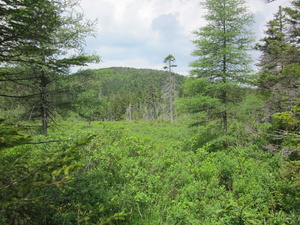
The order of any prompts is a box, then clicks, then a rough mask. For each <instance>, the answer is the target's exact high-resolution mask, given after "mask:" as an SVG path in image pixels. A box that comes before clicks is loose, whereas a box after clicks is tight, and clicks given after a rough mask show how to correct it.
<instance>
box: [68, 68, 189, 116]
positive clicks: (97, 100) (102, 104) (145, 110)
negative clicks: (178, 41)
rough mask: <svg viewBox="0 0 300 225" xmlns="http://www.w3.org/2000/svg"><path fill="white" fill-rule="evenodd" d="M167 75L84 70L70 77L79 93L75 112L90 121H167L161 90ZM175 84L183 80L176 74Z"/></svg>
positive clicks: (74, 104) (137, 70)
mask: <svg viewBox="0 0 300 225" xmlns="http://www.w3.org/2000/svg"><path fill="white" fill-rule="evenodd" d="M168 76H169V74H168V73H167V72H165V71H159V70H150V69H133V68H118V67H117V68H109V69H100V70H84V71H80V72H78V73H76V74H73V75H72V76H71V77H70V82H72V83H73V84H75V85H76V86H77V87H78V89H77V91H75V92H74V95H73V102H74V103H73V106H74V111H75V112H76V113H77V114H79V115H80V116H81V117H82V118H84V119H87V120H88V121H94V120H110V121H112V120H116V121H119V120H124V119H126V120H141V119H146V120H153V119H162V118H164V117H165V116H164V113H165V111H166V110H164V109H163V104H164V102H163V98H162V97H163V96H162V95H163V93H162V91H161V90H162V89H163V86H164V81H165V80H166V79H167V77H168ZM173 76H174V83H175V85H179V84H181V83H183V81H184V79H185V78H184V77H183V76H181V75H178V74H174V75H173Z"/></svg>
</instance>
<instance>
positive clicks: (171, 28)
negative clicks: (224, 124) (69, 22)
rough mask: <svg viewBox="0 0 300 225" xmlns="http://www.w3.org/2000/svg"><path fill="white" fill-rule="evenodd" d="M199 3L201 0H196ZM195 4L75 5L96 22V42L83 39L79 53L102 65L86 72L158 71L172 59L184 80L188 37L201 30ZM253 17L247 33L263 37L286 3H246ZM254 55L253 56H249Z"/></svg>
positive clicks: (101, 1) (87, 0) (102, 1)
mask: <svg viewBox="0 0 300 225" xmlns="http://www.w3.org/2000/svg"><path fill="white" fill-rule="evenodd" d="M200 1H201V0H200ZM200 1H199V0H167V1H166V0H81V8H82V10H83V13H84V14H85V17H86V18H87V19H91V20H95V19H97V20H98V23H97V27H96V32H97V35H96V37H90V38H87V41H86V47H85V52H87V53H96V54H98V55H100V56H101V58H102V62H101V63H99V64H93V65H90V67H91V68H107V67H114V66H123V67H134V68H151V69H162V68H163V66H164V63H163V59H164V58H165V57H166V56H167V55H168V54H172V55H173V56H174V57H175V58H176V64H177V65H178V67H177V68H175V69H174V71H175V72H177V73H180V74H184V75H187V74H188V71H189V70H190V68H189V63H190V62H191V61H193V60H194V57H192V56H191V52H192V51H193V48H194V46H193V44H192V42H191V41H192V40H193V39H194V35H193V34H192V32H193V31H194V30H196V29H198V28H199V27H201V26H203V25H204V23H205V21H204V19H203V18H202V14H203V9H202V8H201V6H200V4H199V2H200ZM248 5H249V9H250V11H252V12H253V13H254V15H255V20H256V23H255V24H254V25H253V31H254V32H255V33H256V36H257V40H258V39H259V38H261V37H263V30H264V26H265V24H266V21H268V20H270V19H272V15H273V14H274V13H275V12H276V11H277V10H278V7H279V5H282V6H288V5H289V0H277V1H275V2H272V3H269V4H265V3H264V0H248ZM257 56H258V53H256V54H255V57H257Z"/></svg>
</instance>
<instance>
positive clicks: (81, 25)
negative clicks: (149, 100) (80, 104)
mask: <svg viewBox="0 0 300 225" xmlns="http://www.w3.org/2000/svg"><path fill="white" fill-rule="evenodd" d="M29 2H30V3H31V4H30V3H28V2H26V4H25V3H24V4H25V7H24V10H21V9H22V8H23V6H22V4H23V1H18V3H19V5H18V6H15V5H14V3H12V2H10V1H7V2H6V5H1V10H3V11H7V13H8V15H7V16H6V17H4V23H2V27H1V29H2V30H4V31H6V32H7V33H6V36H5V38H6V39H4V40H3V43H2V46H0V47H2V48H3V49H4V52H5V51H6V52H5V57H2V58H1V59H2V60H3V63H4V64H2V68H1V69H0V77H1V81H2V82H3V83H4V85H5V86H6V85H15V84H17V85H18V86H19V87H20V88H21V89H22V90H26V94H25V95H20V94H16V95H10V94H9V93H5V92H1V93H0V95H1V96H4V97H15V98H19V99H25V103H26V107H27V109H28V111H27V115H28V117H32V116H36V117H39V118H41V122H42V133H43V134H45V135H46V134H47V128H48V121H49V118H51V113H53V110H52V108H53V107H55V106H54V105H53V104H52V103H53V101H52V99H51V98H53V96H51V95H52V94H53V93H56V94H57V93H60V92H61V91H62V90H50V85H52V84H53V83H54V81H57V83H59V79H58V78H59V75H65V74H67V73H68V69H69V67H70V66H74V65H79V66H83V65H86V63H87V62H94V61H98V57H96V56H87V55H84V54H83V53H82V49H81V48H82V44H83V43H84V39H85V37H86V36H87V35H90V34H92V31H93V23H92V22H90V21H83V15H82V14H80V13H75V12H74V7H75V6H76V4H77V1H76V0H66V1H59V2H58V1H52V0H49V1H46V0H44V1H42V0H41V1H38V2H39V3H41V4H42V3H43V4H42V5H38V7H36V4H35V1H29ZM45 7H46V8H45ZM7 9H11V10H7ZM50 9H51V10H50ZM23 11H25V13H24V12H23ZM44 12H45V15H44ZM36 15H39V16H36ZM35 20H36V21H35ZM32 21H34V22H33V23H34V24H35V23H37V25H39V26H37V27H32V26H31V23H32ZM11 24H12V25H11ZM11 26H13V27H14V26H16V28H17V29H16V31H15V32H16V34H15V33H14V31H10V30H9V29H10V28H11ZM19 26H21V28H20V27H19ZM45 27H46V28H47V29H45ZM27 29H32V30H33V31H31V32H27ZM43 31H45V35H46V37H44V35H41V36H39V35H37V37H35V36H34V34H35V33H40V32H43ZM22 32H25V34H23V33H22ZM26 32H27V33H26ZM15 36H17V37H15ZM10 39H12V41H10ZM71 52H72V54H73V55H71Z"/></svg>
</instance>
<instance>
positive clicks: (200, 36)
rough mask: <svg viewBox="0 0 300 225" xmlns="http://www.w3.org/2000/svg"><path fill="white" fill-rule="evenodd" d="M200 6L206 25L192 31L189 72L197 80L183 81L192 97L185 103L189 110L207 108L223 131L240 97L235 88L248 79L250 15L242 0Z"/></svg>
mask: <svg viewBox="0 0 300 225" xmlns="http://www.w3.org/2000/svg"><path fill="white" fill-rule="evenodd" d="M203 6H204V7H205V8H206V10H207V11H206V14H205V16H204V18H205V19H206V21H207V25H206V26H204V27H201V28H200V29H199V30H197V31H195V32H194V34H195V35H196V37H197V38H196V40H194V41H193V43H194V44H195V46H196V49H195V50H194V51H193V55H194V56H195V57H197V59H196V60H195V61H194V62H192V63H191V67H193V70H192V71H191V75H192V76H193V77H194V79H196V80H193V81H191V83H190V84H191V85H188V84H186V88H187V89H190V90H188V91H187V92H188V93H189V94H188V95H191V96H190V98H189V100H188V101H187V102H186V104H185V106H186V109H187V111H189V112H199V111H206V112H207V115H208V117H209V118H210V119H219V120H220V122H221V125H222V128H223V130H224V131H225V132H226V131H227V127H228V120H229V112H230V111H231V109H232V107H233V106H235V105H236V103H237V101H239V97H240V96H241V95H240V94H237V93H236V90H240V88H239V87H240V85H243V84H246V83H248V82H249V79H250V77H249V76H248V75H249V73H250V71H251V69H250V62H251V57H250V56H249V54H248V50H249V49H250V44H251V42H252V33H251V32H250V31H249V30H248V28H249V26H250V25H251V23H252V21H253V16H252V14H250V13H249V12H248V10H247V7H246V4H245V0H206V1H205V2H204V3H203ZM193 90H194V91H193Z"/></svg>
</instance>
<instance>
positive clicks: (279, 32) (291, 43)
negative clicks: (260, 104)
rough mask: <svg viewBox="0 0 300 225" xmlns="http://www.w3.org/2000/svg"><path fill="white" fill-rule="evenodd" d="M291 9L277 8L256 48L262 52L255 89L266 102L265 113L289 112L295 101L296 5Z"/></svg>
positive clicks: (298, 52) (297, 79)
mask: <svg viewBox="0 0 300 225" xmlns="http://www.w3.org/2000/svg"><path fill="white" fill-rule="evenodd" d="M292 5H293V8H281V7H280V8H279V11H278V13H276V14H275V15H274V19H273V20H271V21H269V22H268V23H267V30H266V32H265V33H266V37H264V38H263V39H262V40H261V43H259V44H257V45H256V49H257V50H259V51H261V52H262V56H261V58H260V62H259V64H258V65H259V66H260V73H259V74H258V83H257V85H258V88H259V90H260V93H261V94H262V95H263V96H264V97H265V99H266V102H267V104H266V106H265V113H266V114H267V117H268V115H272V114H274V113H278V112H283V111H286V110H290V109H291V107H292V106H293V105H295V104H297V101H295V98H297V97H299V89H298V87H297V85H298V84H299V75H298V74H299V72H298V71H299V63H300V60H299V56H300V51H299V50H300V49H299V44H298V43H299V28H298V26H299V22H300V21H299V20H300V16H299V9H298V8H299V1H294V2H292Z"/></svg>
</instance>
